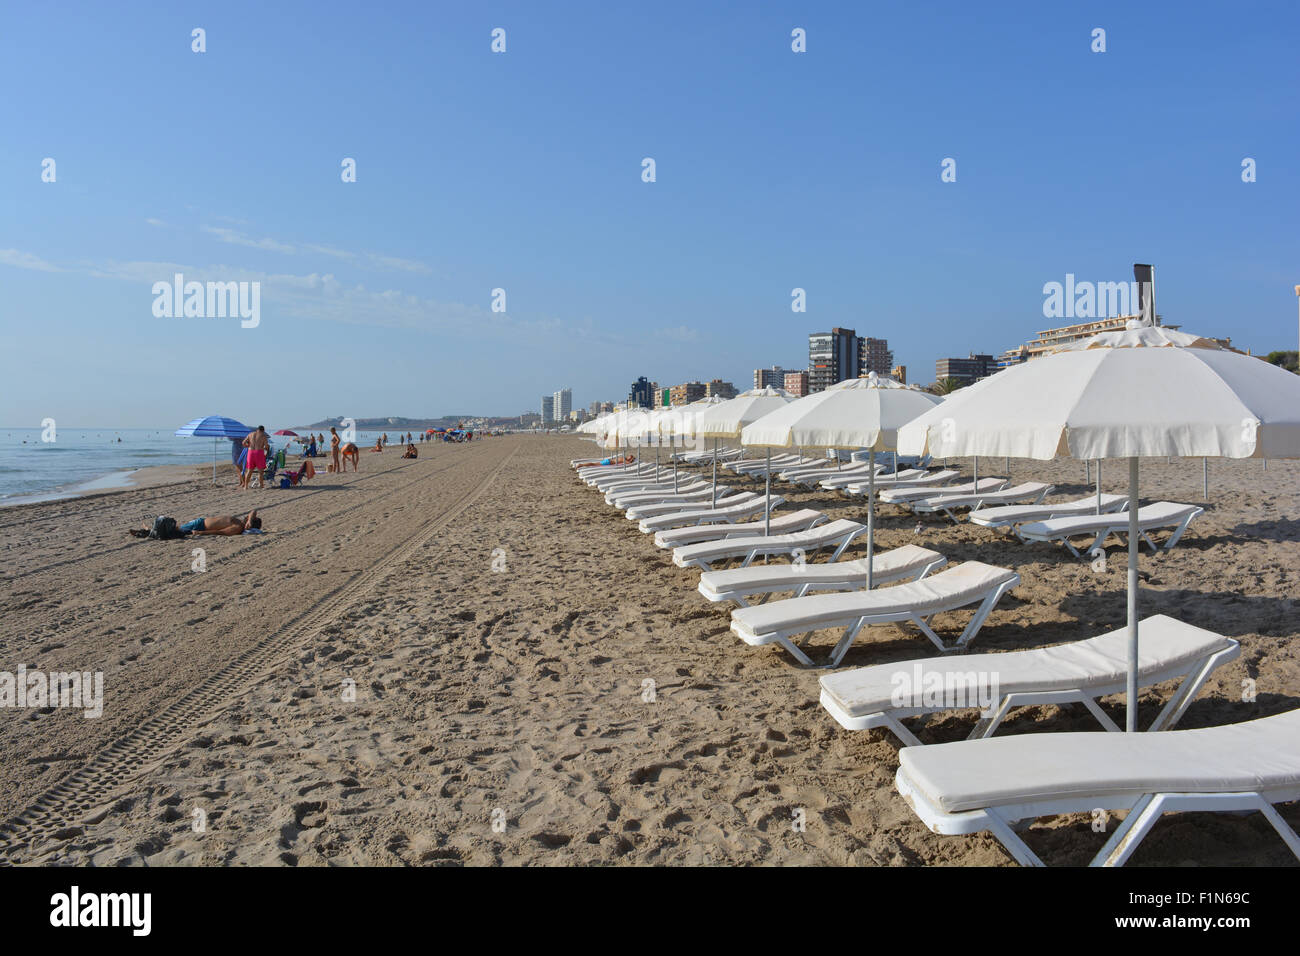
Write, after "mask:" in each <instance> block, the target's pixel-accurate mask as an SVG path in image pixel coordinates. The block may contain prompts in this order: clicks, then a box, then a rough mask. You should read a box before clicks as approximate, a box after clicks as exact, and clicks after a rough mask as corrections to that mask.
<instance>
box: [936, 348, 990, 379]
mask: <svg viewBox="0 0 1300 956" xmlns="http://www.w3.org/2000/svg"><path fill="white" fill-rule="evenodd" d="M997 370H998V366H997V362H996V360H995V359H994V358H993V356H992V355H976V354H975V353H974V352H972V353H970V357H969V358H941V359H938V360H937V361H936V362H935V363H934V377H935V380H936V381H940V382H941V381H943V380H944V379H945V378H955V379H956V380H957V381H959V382H961V383H962V384H963V385H970V384H973V383H974V382H978V381H979V380H980V379H982V378H985V377H986V376H989V375H992V374H993V373H994V372H996V371H997Z"/></svg>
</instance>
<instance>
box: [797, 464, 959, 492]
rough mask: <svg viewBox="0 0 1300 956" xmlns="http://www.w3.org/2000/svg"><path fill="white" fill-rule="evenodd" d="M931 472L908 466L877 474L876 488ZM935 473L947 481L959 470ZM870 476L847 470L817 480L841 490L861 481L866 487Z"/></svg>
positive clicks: (831, 488)
mask: <svg viewBox="0 0 1300 956" xmlns="http://www.w3.org/2000/svg"><path fill="white" fill-rule="evenodd" d="M930 474H931V473H930V472H927V471H923V470H922V469H920V468H908V469H906V470H904V471H900V472H897V473H896V474H888V475H876V488H878V489H879V488H895V487H898V486H900V485H905V484H908V483H909V482H915V481H921V480H922V479H924V478H926V477H927V476H928V475H930ZM933 474H935V475H943V476H945V477H944V480H946V481H951V480H952V479H953V478H956V477H957V472H955V471H950V472H942V471H937V472H934V473H933ZM870 477H871V475H870V472H866V473H863V474H858V473H850V472H847V471H846V472H845V473H844V474H843V475H831V476H828V477H826V478H823V479H822V480H821V481H819V482H817V484H818V485H820V486H821V487H822V488H825V489H827V490H828V491H840V490H843V489H845V488H848V487H849V486H850V485H856V484H858V483H859V482H861V484H862V487H863V488H865V487H867V482H866V479H867V478H870Z"/></svg>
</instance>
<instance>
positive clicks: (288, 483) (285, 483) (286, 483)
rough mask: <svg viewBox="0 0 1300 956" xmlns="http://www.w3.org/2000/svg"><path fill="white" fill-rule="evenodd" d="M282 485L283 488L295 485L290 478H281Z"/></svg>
mask: <svg viewBox="0 0 1300 956" xmlns="http://www.w3.org/2000/svg"><path fill="white" fill-rule="evenodd" d="M280 487H281V488H291V487H293V482H291V481H290V480H289V479H288V478H281V479H280Z"/></svg>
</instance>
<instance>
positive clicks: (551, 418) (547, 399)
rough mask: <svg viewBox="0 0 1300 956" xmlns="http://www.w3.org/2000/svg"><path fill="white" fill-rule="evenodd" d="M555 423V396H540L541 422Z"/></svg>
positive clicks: (545, 423) (544, 423)
mask: <svg viewBox="0 0 1300 956" xmlns="http://www.w3.org/2000/svg"><path fill="white" fill-rule="evenodd" d="M554 423H555V396H554V395H543V396H542V424H543V425H552V424H554Z"/></svg>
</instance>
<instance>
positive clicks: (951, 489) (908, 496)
mask: <svg viewBox="0 0 1300 956" xmlns="http://www.w3.org/2000/svg"><path fill="white" fill-rule="evenodd" d="M1005 485H1006V480H1005V479H1003V478H981V479H980V480H979V482H978V483H976V482H974V481H967V482H964V483H962V484H960V485H950V486H948V487H947V488H945V489H944V490H943V491H936V490H935V489H934V488H925V487H919V488H918V487H912V488H886V489H885V490H884V491H881V490H880V489H879V488H877V489H876V497H877V498H878V499H879V500H880V501H882V502H884V503H885V504H895V505H896V504H904V503H906V502H910V501H920V500H921V499H923V498H934V497H936V496H937V495H939V494H944V495H968V494H972V493H975V492H989V491H997V490H998V489H999V488H1002V487H1004V486H1005Z"/></svg>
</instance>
